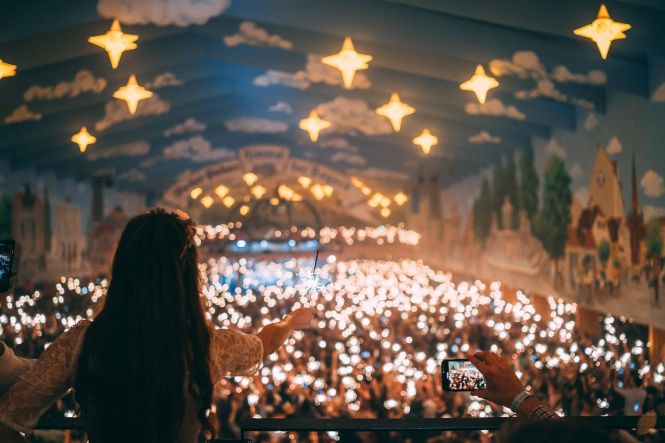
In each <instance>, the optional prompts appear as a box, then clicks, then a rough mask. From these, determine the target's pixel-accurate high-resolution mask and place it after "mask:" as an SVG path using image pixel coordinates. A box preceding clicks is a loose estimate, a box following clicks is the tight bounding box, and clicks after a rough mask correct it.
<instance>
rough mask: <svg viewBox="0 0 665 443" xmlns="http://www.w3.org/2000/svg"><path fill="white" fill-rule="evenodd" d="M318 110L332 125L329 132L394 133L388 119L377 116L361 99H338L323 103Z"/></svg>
mask: <svg viewBox="0 0 665 443" xmlns="http://www.w3.org/2000/svg"><path fill="white" fill-rule="evenodd" d="M316 109H317V111H318V112H319V115H320V116H321V118H322V119H324V120H328V121H329V122H331V123H332V126H331V128H330V129H329V132H341V133H349V134H355V133H360V134H364V135H378V134H390V133H392V132H393V129H392V127H391V126H390V123H389V121H388V119H386V118H384V117H382V116H380V115H379V114H377V113H376V112H375V111H374V109H371V108H370V107H369V105H368V104H367V102H365V101H363V100H360V99H351V98H346V97H336V98H335V99H334V100H332V101H329V102H326V103H321V104H320V105H319V106H317V108H316Z"/></svg>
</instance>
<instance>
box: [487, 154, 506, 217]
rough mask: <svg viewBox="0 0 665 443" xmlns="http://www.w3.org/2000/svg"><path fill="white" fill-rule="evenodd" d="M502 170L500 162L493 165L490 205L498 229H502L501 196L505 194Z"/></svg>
mask: <svg viewBox="0 0 665 443" xmlns="http://www.w3.org/2000/svg"><path fill="white" fill-rule="evenodd" d="M504 184H505V180H504V170H503V165H502V164H501V162H499V163H497V164H496V165H494V171H493V172H492V185H491V186H490V189H491V199H490V207H491V213H492V214H494V216H495V217H496V224H497V226H498V227H499V229H503V217H502V214H501V205H503V197H504V196H505V195H506V191H505V185H504Z"/></svg>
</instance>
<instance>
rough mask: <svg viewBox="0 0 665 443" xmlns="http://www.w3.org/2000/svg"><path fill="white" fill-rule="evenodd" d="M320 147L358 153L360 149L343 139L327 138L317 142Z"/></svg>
mask: <svg viewBox="0 0 665 443" xmlns="http://www.w3.org/2000/svg"><path fill="white" fill-rule="evenodd" d="M317 144H318V145H319V147H321V148H323V149H325V148H333V149H344V150H347V151H351V152H358V148H357V147H356V146H353V145H352V144H350V143H349V141H348V140H347V139H345V138H342V137H325V138H320V139H319V140H318V141H317Z"/></svg>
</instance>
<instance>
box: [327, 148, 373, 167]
mask: <svg viewBox="0 0 665 443" xmlns="http://www.w3.org/2000/svg"><path fill="white" fill-rule="evenodd" d="M330 160H331V161H333V162H335V163H339V162H344V163H349V164H351V165H358V166H360V165H364V164H366V163H367V159H365V157H363V156H362V155H358V154H353V153H351V152H344V151H338V152H335V153H334V154H333V155H331V156H330Z"/></svg>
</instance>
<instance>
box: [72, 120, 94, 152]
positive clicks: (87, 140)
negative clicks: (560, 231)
mask: <svg viewBox="0 0 665 443" xmlns="http://www.w3.org/2000/svg"><path fill="white" fill-rule="evenodd" d="M71 140H72V141H73V142H74V143H76V144H77V145H78V146H79V150H80V151H81V152H85V150H86V148H87V147H88V145H91V144H93V143H94V142H96V141H97V138H95V137H94V136H92V135H91V134H90V133H89V132H88V129H87V128H86V127H85V126H83V127H82V128H81V130H80V131H79V132H77V133H76V134H74V135H73V136H72V139H71Z"/></svg>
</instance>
